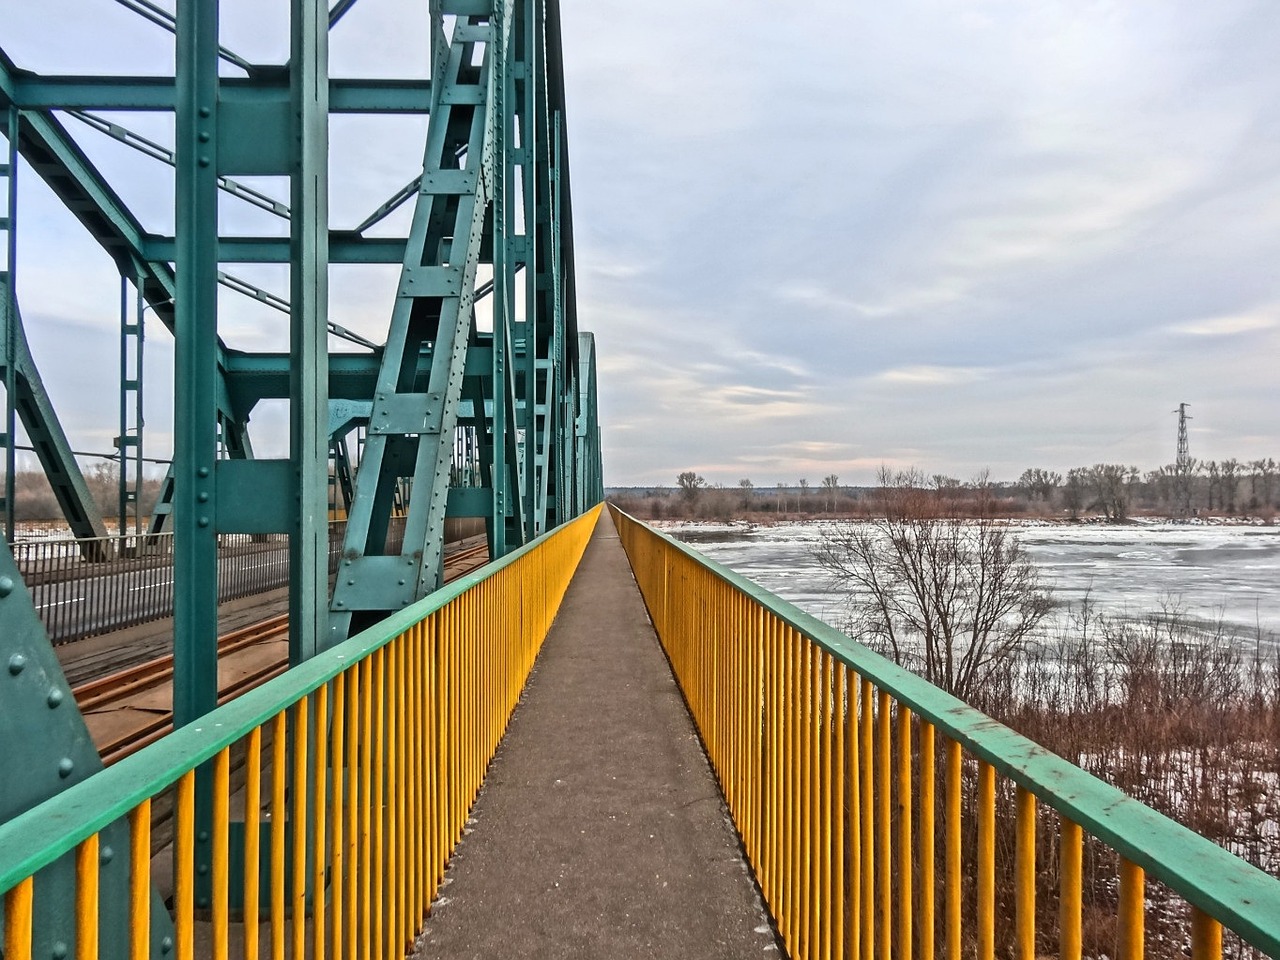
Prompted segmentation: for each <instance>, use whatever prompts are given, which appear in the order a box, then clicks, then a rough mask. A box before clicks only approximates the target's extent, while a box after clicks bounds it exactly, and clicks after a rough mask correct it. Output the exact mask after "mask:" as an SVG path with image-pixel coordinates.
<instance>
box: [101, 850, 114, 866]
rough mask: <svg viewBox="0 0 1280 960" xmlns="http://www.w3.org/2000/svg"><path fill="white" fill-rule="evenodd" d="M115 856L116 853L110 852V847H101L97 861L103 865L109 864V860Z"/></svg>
mask: <svg viewBox="0 0 1280 960" xmlns="http://www.w3.org/2000/svg"><path fill="white" fill-rule="evenodd" d="M115 855H116V852H115V851H114V850H112V849H111V848H110V847H103V848H102V849H101V850H99V851H98V859H99V860H101V861H102V862H103V863H110V862H111V858H112V857H114V856H115Z"/></svg>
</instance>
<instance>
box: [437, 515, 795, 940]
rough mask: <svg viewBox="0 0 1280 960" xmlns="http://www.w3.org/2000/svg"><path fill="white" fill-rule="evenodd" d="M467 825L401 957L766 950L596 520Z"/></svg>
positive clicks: (645, 624) (623, 575)
mask: <svg viewBox="0 0 1280 960" xmlns="http://www.w3.org/2000/svg"><path fill="white" fill-rule="evenodd" d="M471 820H472V826H471V832H470V834H469V835H468V836H466V837H465V838H464V839H463V841H462V843H461V844H460V845H459V847H458V848H457V851H456V852H455V854H454V857H453V861H452V863H451V865H450V868H449V872H448V879H449V880H450V881H451V883H450V884H449V886H447V887H445V889H444V891H443V897H442V898H441V899H439V900H437V901H436V902H435V904H433V906H432V914H431V918H430V919H429V920H428V922H427V925H426V930H425V932H424V934H423V936H422V937H421V938H420V940H419V946H418V950H417V952H416V953H415V954H413V956H415V957H419V958H423V960H425V958H435V957H440V958H445V957H448V958H451V960H457V958H463V957H495V956H522V957H536V956H556V957H584V958H585V957H591V958H597V957H649V956H653V957H663V958H676V957H698V958H713V957H742V956H758V955H760V954H761V952H762V951H764V950H765V949H767V948H768V947H769V946H771V945H773V944H774V943H775V941H774V935H773V928H772V926H771V925H770V922H769V920H768V917H767V915H766V913H765V911H764V906H763V904H762V903H761V900H760V897H759V894H758V893H757V890H756V887H755V883H754V881H753V880H752V879H751V875H750V873H749V872H748V870H747V867H746V865H745V863H744V862H743V859H742V854H741V848H740V846H739V843H738V838H737V835H736V834H735V832H734V829H733V826H732V824H731V823H730V822H729V819H728V815H727V812H726V810H725V807H724V801H723V800H722V799H721V794H720V789H719V787H718V786H717V784H716V781H715V779H714V777H713V776H712V774H711V770H710V767H709V766H708V765H707V761H706V758H705V756H704V754H703V752H702V748H701V746H700V744H699V740H698V737H697V734H696V732H695V731H694V728H693V724H692V722H691V721H690V719H689V714H688V712H687V711H686V710H685V707H684V703H683V701H682V699H681V696H680V691H679V689H678V688H677V687H676V684H675V681H674V679H673V678H672V676H671V671H670V669H669V667H668V665H667V662H666V659H665V657H664V656H663V654H662V650H661V648H660V647H659V645H658V641H657V638H656V636H655V635H654V632H653V628H652V626H651V625H650V623H649V618H648V616H647V614H646V612H645V607H644V602H643V600H641V598H640V593H639V591H638V590H637V588H636V585H635V581H634V579H633V578H632V576H631V568H630V566H629V565H628V563H627V558H626V555H625V554H624V553H623V551H622V547H621V545H620V544H619V542H618V537H617V533H616V531H615V529H614V526H613V521H612V520H611V519H610V517H609V514H608V512H607V511H606V512H604V513H603V514H602V515H601V518H600V522H599V525H598V526H597V527H596V530H595V533H594V535H593V537H592V540H591V542H590V544H589V545H588V546H587V551H586V554H585V556H584V557H583V560H582V563H581V565H580V566H579V568H578V572H577V573H576V574H575V576H574V579H573V582H572V583H571V585H570V587H569V592H568V593H567V594H566V596H565V599H564V602H563V605H562V606H561V608H560V613H559V616H558V617H557V618H556V622H555V624H554V626H553V627H552V629H551V633H550V635H549V636H548V638H547V640H546V643H545V645H544V646H543V649H542V653H541V654H540V656H539V659H538V665H537V667H536V669H535V670H534V673H533V675H532V677H531V678H530V681H529V684H528V686H527V687H526V689H525V693H524V696H523V698H522V701H521V704H520V706H519V708H518V709H517V710H516V713H515V716H514V717H513V719H512V722H511V726H510V728H509V729H508V731H507V735H506V738H505V739H504V740H503V743H502V746H501V748H500V749H499V751H498V754H497V757H496V758H495V759H494V761H493V763H492V765H491V766H490V768H489V774H488V777H487V779H486V782H485V786H484V790H483V792H482V793H481V795H480V799H479V801H478V802H477V804H476V806H475V808H474V809H473V811H472V814H471Z"/></svg>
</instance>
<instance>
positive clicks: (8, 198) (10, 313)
mask: <svg viewBox="0 0 1280 960" xmlns="http://www.w3.org/2000/svg"><path fill="white" fill-rule="evenodd" d="M6 119H7V121H8V123H7V128H6V130H5V135H6V137H7V139H8V151H7V152H8V155H7V156H6V157H5V163H4V187H5V211H4V216H3V217H0V230H3V232H4V270H3V271H0V288H3V290H2V292H3V294H4V304H3V306H2V307H0V310H2V311H3V319H4V360H5V364H4V537H5V540H7V541H8V542H9V543H13V537H14V529H13V525H14V516H13V508H14V503H13V500H14V493H15V490H14V473H15V472H16V470H17V456H16V455H15V452H14V444H15V443H17V440H18V438H17V437H16V436H15V431H16V428H17V411H18V287H17V279H18V278H17V265H18V108H17V107H10V108H9V110H8V116H7V117H6Z"/></svg>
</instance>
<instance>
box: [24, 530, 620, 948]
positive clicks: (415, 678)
mask: <svg viewBox="0 0 1280 960" xmlns="http://www.w3.org/2000/svg"><path fill="white" fill-rule="evenodd" d="M599 510H600V508H599V507H596V508H595V509H593V510H591V511H589V512H588V513H587V514H584V515H583V516H582V517H580V518H578V519H577V520H574V521H572V522H570V523H568V524H565V525H564V526H562V527H559V528H557V529H556V530H555V531H553V532H552V533H550V534H548V535H546V536H544V537H542V538H540V539H539V540H537V541H534V542H533V543H531V544H529V545H527V546H525V547H523V548H521V549H520V550H518V551H516V552H514V553H512V554H510V555H508V556H507V557H505V558H503V559H501V560H499V561H498V562H496V563H493V564H490V565H489V566H487V567H485V568H483V569H482V570H480V571H477V572H476V573H474V574H470V575H467V576H465V577H462V578H460V579H458V580H455V581H454V582H453V583H451V584H450V585H449V586H447V587H445V588H444V589H442V590H439V591H437V592H436V593H433V594H432V595H431V596H429V597H427V598H426V599H424V600H422V601H420V602H419V603H417V604H415V605H413V606H411V607H408V608H406V609H405V610H403V611H401V612H400V613H398V614H395V615H393V616H391V617H389V618H388V619H386V620H384V621H383V622H382V623H380V624H378V625H377V626H376V627H373V628H371V629H369V630H366V631H365V632H363V633H361V634H359V635H357V636H355V637H353V638H352V639H350V640H348V641H347V642H345V643H343V644H341V645H339V646H337V647H334V648H332V649H330V650H328V651H326V652H324V653H321V654H319V655H318V656H316V657H314V658H313V659H311V660H308V661H307V662H306V663H304V664H302V665H300V666H298V667H295V668H293V669H291V670H289V671H288V672H287V673H285V674H284V675H282V676H280V677H278V678H276V679H275V680H271V681H269V682H268V683H266V684H264V685H263V686H261V687H258V688H257V689H255V690H252V691H250V692H249V693H246V694H245V695H244V696H242V697H240V698H238V699H236V700H234V701H232V702H231V703H228V704H226V705H225V706H222V707H219V708H218V709H217V710H215V711H213V712H212V713H210V714H208V715H206V716H205V717H203V718H201V719H200V720H199V721H197V722H195V723H193V724H191V725H188V726H186V727H184V728H182V729H180V730H178V731H177V732H175V733H173V734H171V735H170V736H168V737H165V738H164V739H163V740H161V741H159V742H158V743H155V744H153V745H152V746H150V747H148V748H146V749H145V750H142V751H141V752H139V753H136V754H134V755H133V756H131V757H128V758H126V759H125V760H122V761H121V762H120V763H118V764H116V765H115V766H113V767H111V768H109V769H107V770H105V771H103V772H102V773H99V774H95V775H94V776H93V777H90V778H89V779H87V780H85V781H83V782H81V783H79V784H77V785H75V786H73V787H71V788H70V789H68V790H67V791H65V792H64V793H62V794H59V795H58V796H56V797H54V798H52V799H50V800H48V801H46V802H45V803H43V804H41V805H40V806H38V807H36V808H34V809H32V810H29V811H27V812H26V813H24V814H22V815H20V816H18V817H16V818H14V819H12V820H10V821H9V822H7V823H5V824H2V825H0V894H3V908H4V909H3V930H4V937H3V944H4V957H5V960H27V958H30V957H32V956H33V955H34V956H41V957H48V956H51V955H66V956H76V957H98V956H99V955H100V954H101V956H103V957H107V956H112V957H115V956H119V957H125V956H128V957H138V958H141V957H146V956H148V953H149V951H150V950H156V951H159V952H163V953H166V954H168V955H172V956H175V957H177V958H178V960H189V958H191V957H193V956H194V954H195V950H196V943H197V936H198V937H199V942H200V944H201V953H202V955H203V954H205V953H206V952H207V955H210V956H214V957H226V956H227V955H228V951H229V949H230V948H231V947H232V946H234V947H236V948H237V950H238V951H240V954H239V955H242V956H245V957H259V956H272V957H284V956H286V945H287V946H288V948H289V951H290V952H289V953H288V955H290V956H294V957H302V956H313V957H322V956H347V957H356V956H360V957H370V956H373V957H379V958H382V957H391V956H403V955H404V953H405V951H406V950H407V949H408V947H409V945H410V944H411V942H412V940H413V938H414V937H415V936H416V934H417V932H418V931H419V930H420V929H421V927H422V923H423V919H424V917H425V916H426V912H427V908H428V905H429V904H430V903H431V901H432V899H433V897H434V896H435V894H436V890H437V888H438V886H439V884H440V881H441V879H442V877H443V873H444V868H445V864H446V863H447V861H448V858H449V855H450V852H451V851H452V850H453V848H454V846H455V845H456V844H457V842H458V841H459V839H460V838H461V836H462V832H463V826H464V825H465V823H466V819H467V814H468V811H469V810H470V808H471V805H472V803H473V802H474V800H475V798H476V795H477V793H478V792H479V789H480V785H481V782H482V781H483V779H484V776H485V772H486V770H487V768H488V764H489V761H490V759H491V758H492V757H493V754H494V751H495V750H496V749H497V746H498V742H499V741H500V740H501V738H502V735H503V733H504V731H505V730H506V726H507V722H508V720H509V718H510V716H511V713H512V711H513V710H514V708H515V705H516V702H517V700H518V699H519V696H520V692H521V690H522V689H523V687H524V684H525V680H526V679H527V677H528V675H529V671H530V670H531V669H532V666H533V662H534V659H535V657H536V656H537V654H538V650H539V648H540V647H541V645H542V642H543V640H544V638H545V637H546V635H547V631H548V630H549V628H550V625H551V622H552V620H553V618H554V617H555V614H556V611H557V609H558V608H559V606H560V602H561V600H562V598H563V596H564V593H565V590H566V589H567V588H568V585H569V581H570V579H571V578H572V576H573V573H574V571H575V569H576V568H577V566H578V563H579V561H580V559H581V557H582V553H583V550H584V549H585V547H586V542H587V539H588V538H589V537H590V534H591V531H592V529H593V527H594V525H595V522H596V519H597V516H598V514H599ZM198 768H199V769H198ZM233 769H234V770H236V771H238V780H237V781H234V782H233V779H232V775H231V771H232V770H233ZM153 804H154V805H155V808H156V810H158V809H159V807H160V806H162V805H163V806H165V807H169V808H171V809H172V818H171V819H169V818H168V817H166V818H165V819H164V822H165V824H166V825H167V826H166V829H167V830H168V831H170V832H171V841H169V840H168V839H167V838H158V837H157V836H154V835H153V832H152V825H153V812H154V811H153ZM233 809H234V810H235V811H236V813H237V815H236V816H235V817H234V818H233V817H232V810H233ZM159 848H170V849H171V854H172V862H173V885H174V887H173V891H172V901H171V902H172V907H171V909H170V908H167V907H166V906H165V900H164V899H162V898H161V896H160V893H158V892H157V889H156V886H155V885H156V884H160V885H163V884H164V883H165V882H166V876H165V874H167V871H164V872H161V871H157V873H156V875H155V876H153V874H152V856H151V854H152V853H153V852H155V851H157V850H158V849H159ZM159 862H163V861H161V860H157V863H159ZM153 881H154V884H153ZM233 915H234V917H235V921H236V923H235V927H234V928H233V926H232V918H233ZM197 918H199V919H197ZM233 938H234V940H236V941H238V942H236V943H234V944H233V943H232V940H233ZM57 944H61V947H58V946H57ZM55 951H60V954H59V953H58V952H55ZM151 955H159V953H154V954H151Z"/></svg>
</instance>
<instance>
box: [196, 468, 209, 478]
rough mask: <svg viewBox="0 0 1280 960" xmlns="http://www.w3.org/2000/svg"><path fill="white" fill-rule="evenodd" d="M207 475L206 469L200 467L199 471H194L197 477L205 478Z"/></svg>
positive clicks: (207, 470) (207, 469)
mask: <svg viewBox="0 0 1280 960" xmlns="http://www.w3.org/2000/svg"><path fill="white" fill-rule="evenodd" d="M208 475H209V468H208V467H201V468H200V469H199V470H197V471H196V476H197V477H207V476H208Z"/></svg>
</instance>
